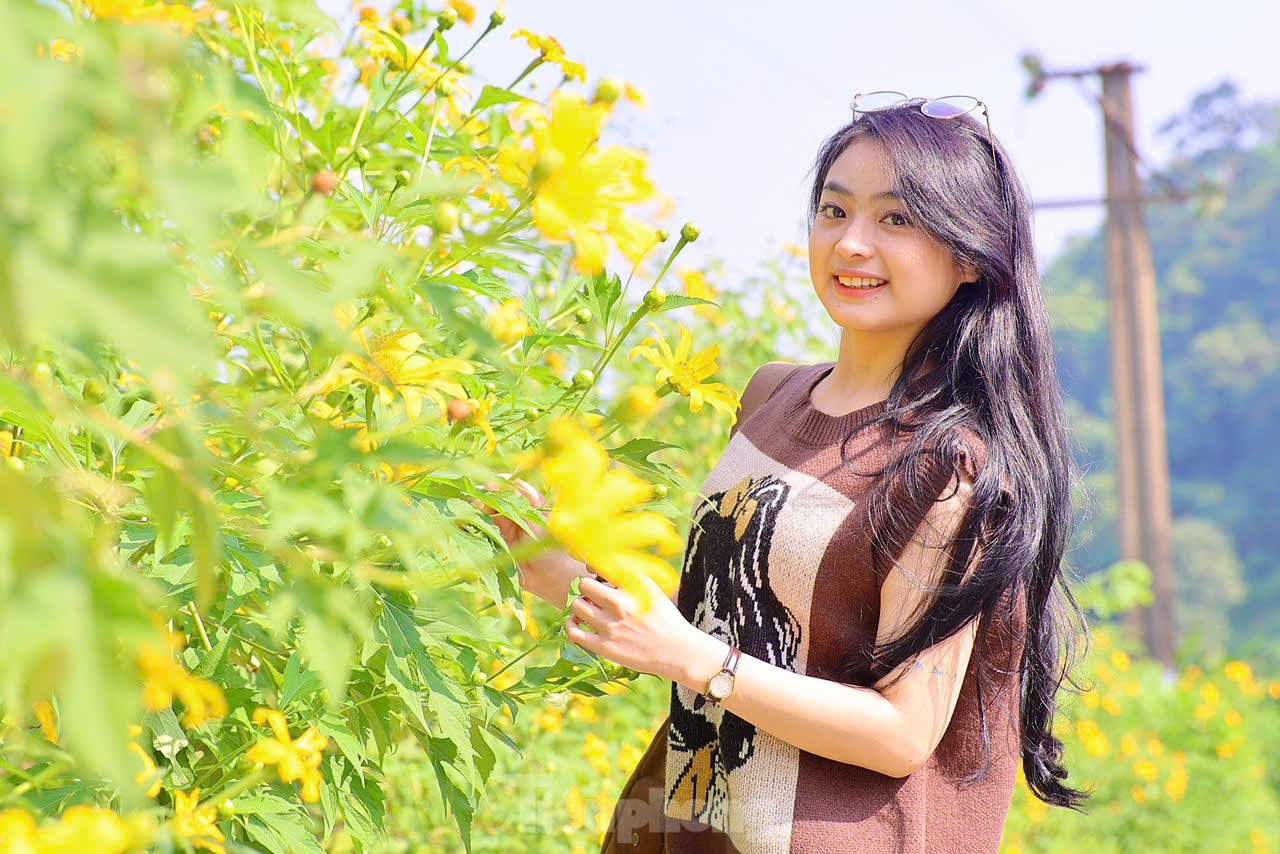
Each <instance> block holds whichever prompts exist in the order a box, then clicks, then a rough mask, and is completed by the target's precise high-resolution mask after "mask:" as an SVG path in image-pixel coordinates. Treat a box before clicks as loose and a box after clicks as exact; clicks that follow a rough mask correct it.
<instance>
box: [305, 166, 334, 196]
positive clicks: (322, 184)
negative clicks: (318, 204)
mask: <svg viewBox="0 0 1280 854" xmlns="http://www.w3.org/2000/svg"><path fill="white" fill-rule="evenodd" d="M337 186H338V176H337V175H336V174H334V173H333V172H330V171H328V170H327V169H326V170H325V171H323V172H317V173H316V174H314V175H312V176H311V192H313V193H319V194H320V195H322V196H327V195H329V194H330V193H332V192H333V191H334V190H335V189H337Z"/></svg>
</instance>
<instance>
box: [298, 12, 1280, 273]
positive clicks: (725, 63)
mask: <svg viewBox="0 0 1280 854" xmlns="http://www.w3.org/2000/svg"><path fill="white" fill-rule="evenodd" d="M323 5H324V6H326V7H327V8H330V9H335V8H349V7H347V6H346V4H345V3H342V4H341V5H339V4H338V3H337V2H333V0H325V2H323ZM374 5H378V6H380V7H384V8H385V6H386V5H387V4H385V3H382V2H375V4H374ZM501 5H502V7H503V9H504V11H505V13H506V15H507V23H506V24H505V25H504V27H503V28H502V29H501V30H499V31H498V32H497V33H494V34H493V35H491V36H490V37H489V38H488V39H486V40H485V42H484V43H483V44H482V45H481V46H480V47H479V48H478V49H477V50H476V51H475V52H474V53H473V54H472V55H471V57H470V60H471V61H472V64H473V66H474V68H475V70H476V72H477V75H478V77H479V78H480V79H481V80H483V81H484V82H489V83H494V84H497V85H505V84H506V83H508V82H510V81H511V80H512V79H513V78H514V77H515V75H516V74H518V73H519V71H520V69H521V68H523V67H524V65H525V63H526V62H527V61H528V60H529V58H530V57H531V53H530V51H529V49H528V48H527V47H526V46H525V45H524V44H523V43H521V42H516V41H512V39H511V35H510V34H511V33H512V32H514V31H515V30H516V29H517V28H520V27H524V28H527V29H530V30H532V31H534V32H537V33H545V34H549V35H553V36H555V37H556V38H558V39H559V40H560V41H561V43H562V44H563V45H564V47H565V51H566V53H567V55H568V56H569V57H570V58H571V59H576V60H578V61H581V62H583V63H585V64H586V66H587V71H588V74H589V77H590V80H591V83H592V84H593V85H594V82H595V80H596V78H597V77H599V76H601V75H605V74H616V75H619V76H621V77H623V78H624V79H626V80H629V81H631V82H634V83H635V84H637V85H638V86H640V87H641V88H642V89H643V90H644V91H645V92H646V93H647V94H648V96H649V99H650V106H649V108H648V109H647V110H642V109H639V108H636V107H628V108H623V109H622V110H621V111H620V112H619V114H618V118H617V120H615V122H614V123H613V125H612V126H611V129H610V130H609V131H607V132H606V137H605V142H615V143H625V144H627V145H631V146H635V147H639V148H643V149H645V150H647V151H648V152H649V153H650V155H651V163H652V166H651V170H652V175H653V177H654V179H655V182H656V183H657V185H658V186H659V187H660V188H661V189H662V190H664V191H665V192H667V193H669V194H671V195H672V196H673V197H674V199H675V200H676V202H677V204H678V209H677V213H676V215H675V216H674V217H673V218H672V220H671V223H672V224H673V225H674V228H673V229H672V230H673V231H674V230H675V229H676V228H678V227H679V224H680V223H682V222H684V221H685V220H688V219H691V220H694V221H696V222H697V223H698V224H699V226H700V227H701V229H702V235H703V237H702V239H701V240H700V241H699V243H698V244H696V246H695V247H690V248H689V250H686V252H685V253H684V254H682V255H681V262H687V264H688V265H694V264H698V263H699V262H700V261H705V260H706V259H707V258H708V257H711V256H719V257H721V258H723V259H724V262H725V265H726V268H727V271H728V272H729V273H730V278H731V279H732V278H733V275H732V274H734V273H744V272H748V271H754V270H757V269H759V266H760V263H761V261H762V259H764V258H765V257H768V256H770V255H773V254H776V252H777V250H778V247H779V246H780V244H781V243H783V242H785V241H790V242H794V243H798V244H801V245H803V244H804V242H805V241H804V233H805V231H804V228H805V227H804V210H805V199H806V190H807V182H808V171H809V169H810V167H811V166H812V163H813V158H814V155H815V153H816V151H817V147H818V144H819V143H820V141H821V140H822V139H823V138H824V137H825V136H826V135H827V134H829V133H830V132H831V131H833V130H835V129H836V128H837V127H838V126H840V125H841V124H842V123H843V122H844V121H845V120H846V119H847V118H848V117H849V110H848V104H849V101H850V99H851V98H852V96H853V94H854V93H855V92H858V91H871V90H876V89H894V90H897V91H901V92H905V93H907V94H909V95H913V96H924V97H931V96H940V95H950V94H969V95H974V96H976V97H979V98H981V99H983V100H984V101H986V102H987V104H988V105H989V107H990V110H991V123H992V128H993V130H994V132H995V134H996V136H997V137H999V138H1000V139H1001V141H1002V142H1003V143H1004V145H1005V146H1006V147H1007V148H1008V150H1009V151H1010V152H1011V154H1012V156H1013V158H1014V161H1015V164H1016V165H1017V167H1018V169H1019V171H1020V172H1021V173H1022V176H1023V178H1024V180H1025V182H1026V183H1027V185H1028V186H1029V188H1030V190H1031V193H1032V196H1033V198H1034V199H1036V200H1037V201H1040V200H1058V199H1066V198H1071V199H1075V198H1097V197H1100V196H1101V195H1102V191H1103V162H1102V143H1101V140H1102V129H1101V119H1100V116H1099V113H1098V109H1097V107H1096V105H1095V104H1094V103H1093V102H1092V100H1090V99H1089V98H1087V96H1086V95H1085V94H1084V93H1083V92H1081V91H1080V89H1079V88H1078V87H1077V85H1076V84H1075V83H1073V82H1072V81H1069V80H1058V81H1053V82H1051V84H1050V85H1049V87H1048V88H1047V89H1046V90H1045V92H1044V93H1043V94H1042V95H1041V96H1040V97H1039V98H1037V99H1035V100H1032V101H1026V100H1024V98H1023V94H1022V93H1023V91H1024V89H1025V87H1026V82H1027V76H1026V73H1025V72H1024V71H1023V70H1022V68H1021V67H1020V66H1019V64H1018V57H1019V56H1020V55H1021V53H1022V52H1023V51H1027V50H1030V51H1034V52H1036V53H1039V54H1040V55H1041V56H1042V57H1043V59H1044V62H1045V65H1046V67H1047V68H1049V69H1054V68H1058V69H1063V68H1079V67H1087V66H1092V65H1096V64H1098V63H1100V62H1111V61H1116V60H1120V59H1127V60H1129V61H1131V62H1134V63H1137V64H1139V65H1143V66H1145V67H1146V71H1145V72H1143V73H1141V74H1139V75H1137V76H1136V78H1135V86H1134V104H1135V112H1136V119H1137V122H1138V129H1139V130H1138V146H1139V150H1140V151H1141V152H1142V153H1143V155H1144V156H1146V157H1148V158H1150V159H1151V160H1153V161H1154V162H1156V163H1159V162H1161V161H1163V159H1164V157H1165V153H1166V152H1165V150H1164V146H1163V145H1162V143H1161V141H1160V140H1158V139H1157V138H1156V136H1155V132H1156V129H1157V128H1158V127H1159V126H1160V124H1162V123H1163V122H1164V120H1166V119H1167V118H1168V117H1170V116H1171V115H1173V114H1174V113H1176V112H1178V111H1180V110H1182V109H1183V108H1185V106H1186V105H1187V104H1188V103H1189V100H1190V98H1191V97H1192V96H1193V95H1194V94H1196V93H1197V92H1200V91H1203V90H1205V89H1207V88H1209V87H1211V86H1213V85H1214V84H1216V83H1218V82H1219V81H1221V80H1223V79H1224V78H1230V79H1232V80H1234V81H1235V82H1236V83H1237V84H1238V85H1239V86H1240V88H1241V90H1242V92H1243V94H1244V96H1245V98H1246V99H1254V98H1258V97H1268V98H1280V61H1278V60H1277V53H1276V49H1275V44H1274V35H1275V33H1276V32H1277V31H1278V30H1280V3H1276V2H1275V0H1252V1H1251V0H1217V2H1214V3H1203V2H1190V0H1163V2H1151V1H1150V0H1141V2H1135V1H1134V0H1110V2H1103V0H1072V2H1053V3H1047V2H1036V0H1020V2H1012V0H969V2H965V3H955V2H952V0H909V2H899V3H883V2H882V3H857V2H849V0H843V2H840V0H815V2H804V1H803V0H800V1H799V2H791V3H764V2H759V0H739V2H735V3H732V4H730V3H710V2H701V3H699V2H693V0H683V1H682V2H676V0H645V2H632V3H619V2H604V0H595V2H567V0H542V2H519V0H514V1H513V2H503V3H502V4H501ZM477 7H478V8H479V10H480V16H479V17H478V19H477V22H476V24H475V31H476V32H479V31H481V30H482V29H483V26H484V20H485V19H486V18H487V16H488V14H489V12H490V11H491V10H492V9H493V8H495V3H493V2H487V3H486V2H477ZM460 29H461V27H460ZM454 36H455V37H454V38H453V39H452V40H451V41H452V43H453V44H454V45H459V46H465V45H466V44H469V43H470V42H469V40H467V39H465V38H464V37H463V35H462V33H461V32H455V34H454ZM495 36H496V38H495ZM460 49H462V48H461V47H458V48H456V50H460ZM557 79H558V77H557V73H556V72H555V71H553V70H552V69H550V68H546V67H544V68H541V69H539V70H538V71H537V72H535V73H534V75H533V76H532V77H531V78H526V81H525V82H524V83H522V84H521V89H520V91H522V92H523V93H525V94H530V95H532V96H534V97H539V98H543V97H545V96H546V94H547V92H548V91H549V88H550V87H551V86H552V85H554V83H555V82H556V81H557ZM530 80H532V81H534V82H535V83H536V84H537V88H536V89H535V90H533V91H530V90H529V89H528V83H529V81H530ZM1099 85H1100V84H1099V83H1098V81H1097V80H1096V78H1095V79H1094V80H1092V81H1090V82H1089V83H1088V86H1089V88H1091V89H1093V90H1095V91H1096V90H1097V89H1098V87H1099ZM1101 219H1102V211H1101V210H1100V209H1098V208H1089V209H1075V210H1070V211H1063V210H1043V211H1040V212H1039V213H1038V214H1037V221H1036V242H1037V247H1038V250H1039V253H1040V260H1041V265H1042V266H1043V265H1044V264H1045V263H1046V262H1047V261H1048V260H1049V259H1050V258H1051V257H1052V256H1053V254H1054V253H1055V252H1056V251H1058V249H1059V248H1060V247H1061V246H1062V244H1063V241H1064V239H1065V238H1066V237H1067V236H1069V235H1070V234H1072V233H1076V232H1084V231H1088V230H1090V229H1092V228H1094V227H1096V226H1097V225H1098V224H1099V223H1100V222H1101ZM694 250H696V251H694ZM726 284H730V285H731V282H726Z"/></svg>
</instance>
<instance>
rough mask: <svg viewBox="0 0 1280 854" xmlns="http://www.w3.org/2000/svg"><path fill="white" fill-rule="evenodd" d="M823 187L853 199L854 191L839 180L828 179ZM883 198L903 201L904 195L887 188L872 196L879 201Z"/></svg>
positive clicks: (872, 198) (873, 199)
mask: <svg viewBox="0 0 1280 854" xmlns="http://www.w3.org/2000/svg"><path fill="white" fill-rule="evenodd" d="M822 189H824V190H830V191H831V192H833V193H839V194H840V195H842V196H848V197H849V198H851V199H852V198H853V191H852V190H850V189H849V188H848V187H846V186H845V185H844V184H841V183H840V182H839V181H834V180H833V181H827V182H826V183H825V184H823V185H822ZM881 199H895V200H897V201H899V202H900V201H902V196H899V195H898V194H897V193H895V192H893V191H892V190H885V191H884V192H881V193H876V194H875V195H874V196H872V197H871V200H872V201H877V202H878V201H880V200H881Z"/></svg>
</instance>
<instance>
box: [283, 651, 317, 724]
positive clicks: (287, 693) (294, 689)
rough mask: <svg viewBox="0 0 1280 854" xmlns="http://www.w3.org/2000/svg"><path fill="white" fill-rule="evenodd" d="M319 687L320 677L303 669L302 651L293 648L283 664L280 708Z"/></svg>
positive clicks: (306, 695)
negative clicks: (291, 653)
mask: <svg viewBox="0 0 1280 854" xmlns="http://www.w3.org/2000/svg"><path fill="white" fill-rule="evenodd" d="M320 688H321V684H320V677H319V676H317V675H316V674H315V673H313V672H312V671H310V670H304V669H303V664H302V653H301V652H299V651H298V650H294V652H293V655H291V656H289V660H288V661H287V662H285V665H284V688H283V689H282V690H281V692H280V708H281V709H282V710H283V709H284V708H285V707H287V706H288V705H290V704H291V703H293V702H295V701H299V700H302V699H303V698H306V697H309V696H311V695H312V694H314V693H315V692H317V691H319V690H320Z"/></svg>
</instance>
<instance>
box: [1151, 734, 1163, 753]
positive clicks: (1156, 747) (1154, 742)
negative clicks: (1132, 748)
mask: <svg viewBox="0 0 1280 854" xmlns="http://www.w3.org/2000/svg"><path fill="white" fill-rule="evenodd" d="M1147 752H1148V753H1150V754H1151V755H1152V756H1163V755H1164V743H1163V742H1162V741H1160V739H1158V738H1149V739H1147Z"/></svg>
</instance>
